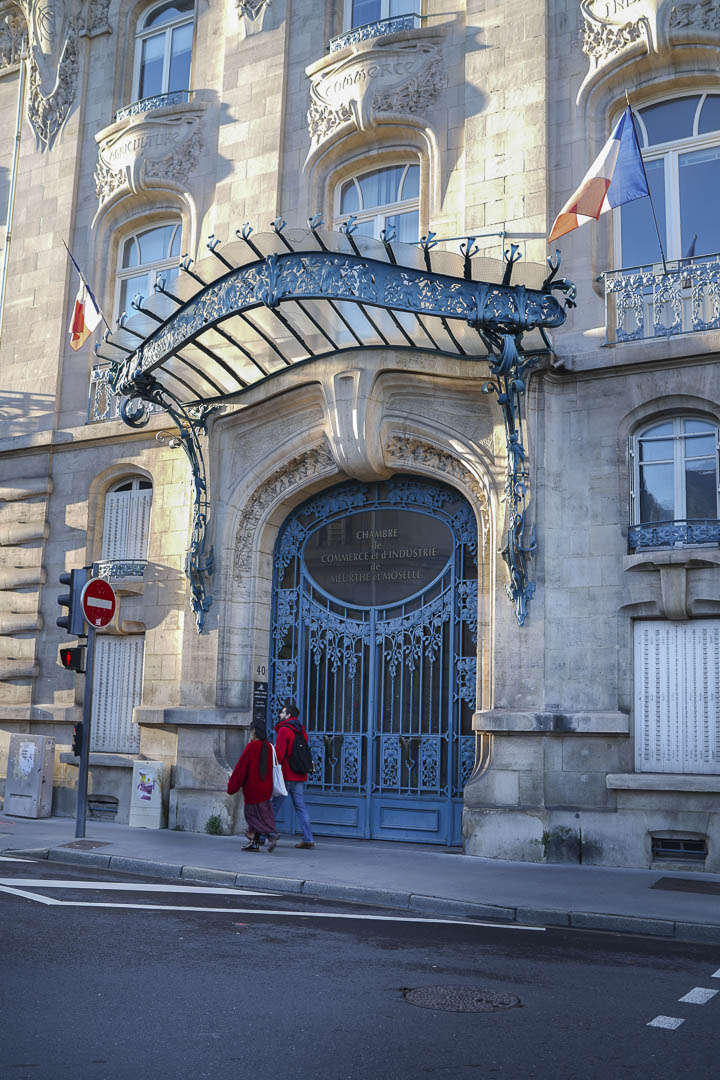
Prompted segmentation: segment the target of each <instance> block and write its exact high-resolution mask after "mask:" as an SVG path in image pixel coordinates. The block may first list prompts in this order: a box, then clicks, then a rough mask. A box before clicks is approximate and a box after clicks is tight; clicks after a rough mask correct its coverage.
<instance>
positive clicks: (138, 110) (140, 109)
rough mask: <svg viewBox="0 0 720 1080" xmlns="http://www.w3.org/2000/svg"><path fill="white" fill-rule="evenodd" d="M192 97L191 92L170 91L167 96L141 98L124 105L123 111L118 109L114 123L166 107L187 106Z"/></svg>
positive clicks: (158, 95) (155, 95)
mask: <svg viewBox="0 0 720 1080" xmlns="http://www.w3.org/2000/svg"><path fill="white" fill-rule="evenodd" d="M192 96H193V91H192V90H171V91H170V93H169V94H154V95H153V96H152V97H146V98H141V99H140V101H133V103H132V104H131V105H126V106H125V108H124V109H118V111H117V112H116V113H115V121H116V122H117V121H118V120H127V118H128V117H129V116H140V115H141V114H142V113H146V112H151V111H152V110H153V109H164V108H165V106H166V105H187V103H188V102H189V101H191V100H192Z"/></svg>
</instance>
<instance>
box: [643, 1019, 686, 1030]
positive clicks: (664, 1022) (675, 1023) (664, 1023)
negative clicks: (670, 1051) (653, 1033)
mask: <svg viewBox="0 0 720 1080" xmlns="http://www.w3.org/2000/svg"><path fill="white" fill-rule="evenodd" d="M684 1023H685V1020H684V1019H683V1020H681V1019H680V1017H679V1016H656V1017H655V1019H654V1020H651V1021H650V1023H649V1024H648V1025H647V1027H659V1028H668V1029H669V1030H670V1031H674V1030H675V1028H679V1027H680V1025H681V1024H684Z"/></svg>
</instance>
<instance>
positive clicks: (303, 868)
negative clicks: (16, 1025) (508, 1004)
mask: <svg viewBox="0 0 720 1080" xmlns="http://www.w3.org/2000/svg"><path fill="white" fill-rule="evenodd" d="M295 839H296V838H291V837H289V836H283V837H281V839H280V843H279V845H278V847H277V849H276V851H275V852H274V853H273V854H272V855H269V854H267V852H265V851H262V852H260V853H258V854H253V853H250V852H244V851H242V850H241V848H242V845H243V844H244V843H245V839H244V837H239V836H207V835H204V834H198V833H184V832H169V831H167V830H151V829H131V828H129V827H128V826H127V825H113V824H110V823H105V822H97V821H88V824H87V830H86V839H85V840H81V841H76V840H75V821H74V819H71V818H44V819H41V820H31V819H27V818H17V817H10V816H8V815H5V814H0V851H3V852H5V853H6V854H12V853H13V852H15V853H17V854H18V855H19V854H20V853H21V852H33V854H35V855H36V856H41V857H46V858H48V859H50V860H51V861H53V862H66V863H72V864H76V865H84V866H92V867H97V868H106V869H110V870H117V871H120V872H122V873H135V874H146V875H148V876H153V877H162V878H183V879H185V880H189V881H196V882H213V883H221V884H228V885H237V886H240V887H248V888H264V889H271V890H274V891H277V892H287V893H301V894H303V895H306V896H313V897H321V898H325V899H333V900H344V901H351V902H352V901H354V902H356V903H363V904H375V905H382V906H385V907H392V908H403V909H406V910H410V911H413V912H422V913H425V914H436V915H447V916H450V917H453V916H456V917H462V918H465V917H467V916H470V917H473V918H478V919H487V920H492V921H510V922H522V923H531V924H536V925H546V926H572V927H577V928H582V929H594V930H612V931H617V932H627V933H639V934H650V935H653V936H656V937H667V938H677V939H679V940H683V941H701V942H708V943H711V942H713V943H717V944H719V945H720V875H717V874H702V873H700V874H698V873H693V872H692V870H689V871H685V872H678V871H664V870H662V869H660V870H624V869H613V868H606V867H594V866H566V865H558V864H550V865H544V864H537V863H517V862H502V861H500V860H497V859H479V858H474V857H471V856H467V855H460V854H455V853H454V852H450V851H446V850H444V849H442V848H433V847H430V846H425V845H418V844H390V843H383V842H381V841H369V840H345V839H336V838H332V837H319V838H318V840H317V842H316V847H315V848H314V849H313V850H312V851H297V850H296V849H295V847H294V844H295ZM74 845H78V846H74ZM658 882H660V884H661V887H660V888H658V887H655V888H653V886H654V885H657V883H658Z"/></svg>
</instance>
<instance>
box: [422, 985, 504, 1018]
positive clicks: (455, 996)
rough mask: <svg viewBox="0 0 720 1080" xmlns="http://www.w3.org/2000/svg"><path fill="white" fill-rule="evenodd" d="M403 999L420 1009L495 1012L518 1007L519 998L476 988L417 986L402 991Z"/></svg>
mask: <svg viewBox="0 0 720 1080" xmlns="http://www.w3.org/2000/svg"><path fill="white" fill-rule="evenodd" d="M403 997H404V998H405V1000H406V1001H409V1002H410V1004H411V1005H417V1006H418V1008H420V1009H443V1010H444V1011H445V1012H467V1013H476V1012H495V1011H496V1010H498V1009H515V1008H517V1007H518V1006H519V1005H520V998H518V997H515V995H514V994H502V993H497V992H496V991H495V990H481V989H480V988H479V987H477V986H417V987H415V989H414V990H403Z"/></svg>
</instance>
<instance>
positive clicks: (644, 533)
mask: <svg viewBox="0 0 720 1080" xmlns="http://www.w3.org/2000/svg"><path fill="white" fill-rule="evenodd" d="M695 544H719V545H720V521H716V520H713V519H712V518H688V519H685V520H679V521H643V522H640V524H639V525H631V526H630V529H629V531H628V548H629V550H630V552H631V553H632V552H637V551H648V550H650V549H652V548H671V547H677V546H682V547H689V546H692V545H695Z"/></svg>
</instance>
